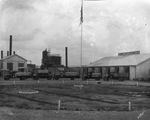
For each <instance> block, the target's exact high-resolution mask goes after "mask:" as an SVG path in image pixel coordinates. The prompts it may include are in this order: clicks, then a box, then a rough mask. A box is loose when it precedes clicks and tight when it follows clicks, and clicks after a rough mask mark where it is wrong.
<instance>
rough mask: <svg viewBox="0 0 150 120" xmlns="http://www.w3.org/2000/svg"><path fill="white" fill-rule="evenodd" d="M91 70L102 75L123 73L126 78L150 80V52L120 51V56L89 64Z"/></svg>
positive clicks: (116, 75) (115, 75)
mask: <svg viewBox="0 0 150 120" xmlns="http://www.w3.org/2000/svg"><path fill="white" fill-rule="evenodd" d="M88 67H89V70H90V71H93V72H100V73H101V74H102V77H103V76H105V75H106V74H109V75H111V76H113V77H116V78H117V77H118V75H119V74H123V75H124V76H125V77H126V79H129V80H134V79H139V80H148V79H149V76H150V53H143V54H140V52H139V51H133V52H124V53H119V54H118V56H110V57H104V58H102V59H100V60H97V61H95V62H93V63H91V64H90V65H88Z"/></svg>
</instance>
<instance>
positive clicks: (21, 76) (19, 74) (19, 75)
mask: <svg viewBox="0 0 150 120" xmlns="http://www.w3.org/2000/svg"><path fill="white" fill-rule="evenodd" d="M15 77H16V78H19V79H20V80H25V79H27V78H31V77H32V73H31V72H17V73H16V74H15Z"/></svg>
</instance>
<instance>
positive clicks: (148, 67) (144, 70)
mask: <svg viewBox="0 0 150 120" xmlns="http://www.w3.org/2000/svg"><path fill="white" fill-rule="evenodd" d="M149 71H150V59H148V60H147V61H145V62H143V63H141V64H139V65H138V66H137V69H136V74H137V78H139V79H141V78H144V79H145V80H146V79H148V78H149V75H150V74H149V73H150V72H149Z"/></svg>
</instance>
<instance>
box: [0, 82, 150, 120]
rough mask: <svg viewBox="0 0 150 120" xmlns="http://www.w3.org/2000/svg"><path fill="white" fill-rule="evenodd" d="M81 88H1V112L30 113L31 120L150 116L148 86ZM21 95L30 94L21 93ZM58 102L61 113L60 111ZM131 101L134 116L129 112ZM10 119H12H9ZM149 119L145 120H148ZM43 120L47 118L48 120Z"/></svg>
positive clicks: (61, 84) (62, 84)
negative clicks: (142, 114) (149, 110)
mask: <svg viewBox="0 0 150 120" xmlns="http://www.w3.org/2000/svg"><path fill="white" fill-rule="evenodd" d="M23 82H25V81H23ZM80 84H81V82H77V81H69V82H66V81H65V82H58V81H56V82H55V81H52V83H51V81H49V83H45V82H43V83H42V81H41V82H40V83H38V82H35V83H34V84H33V83H32V84H11V85H0V106H1V107H2V108H3V109H4V110H3V109H2V110H0V111H5V109H6V107H7V109H8V110H9V111H11V112H12V114H13V115H14V112H16V113H18V114H19V115H21V116H22V115H25V114H27V113H28V114H29V115H28V117H31V118H29V119H28V120H30V119H32V118H33V119H37V118H36V117H37V116H40V117H39V120H41V119H42V116H43V114H45V115H44V116H47V117H48V116H49V115H50V116H49V117H50V118H51V117H52V119H51V120H53V119H54V120H56V119H59V118H61V119H65V120H67V119H68V120H70V119H69V118H71V119H73V120H75V119H76V117H77V118H78V120H79V119H81V118H84V119H86V120H87V119H90V120H91V119H98V118H101V117H102V116H103V119H102V120H129V119H130V118H132V119H131V120H134V119H135V120H137V119H138V118H137V117H138V115H140V113H142V112H143V111H144V112H145V111H146V112H145V113H144V114H145V115H144V116H145V117H146V116H147V115H149V114H148V109H149V108H150V87H149V86H141V85H139V86H136V85H127V84H90V82H89V83H88V84H87V83H86V82H84V83H82V85H83V87H80V86H78V85H80ZM19 91H21V92H27V93H19ZM32 91H38V93H34V94H30V92H32ZM28 92H29V93H28ZM59 100H60V110H59V111H58V101H59ZM129 101H130V102H131V112H129ZM18 109H19V110H18ZM29 111H30V112H29ZM44 111H45V112H44ZM19 112H20V113H19ZM22 112H23V113H24V114H23V113H22ZM3 113H4V112H3ZM31 113H32V114H31ZM131 113H132V114H131ZM18 114H15V118H14V119H15V120H19V119H17V118H16V117H18ZM46 114H47V115H46ZM58 114H59V115H58ZM5 115H6V114H5ZM126 115H128V116H126ZM3 116H4V114H3ZM9 116H12V115H7V117H9ZM71 116H72V117H71ZM73 116H74V117H73ZM100 116H101V117H100ZM113 116H114V117H113ZM123 116H124V117H123ZM28 117H27V116H26V118H28ZM34 117H35V118H34ZM115 117H117V118H116V119H115ZM4 118H5V117H4ZM11 118H13V117H11ZM125 118H126V119H125ZM142 118H144V117H142ZM147 118H148V117H146V120H149V119H147ZM4 120H5V119H4ZM22 120H23V119H22ZM25 120H26V119H25ZM44 120H47V118H46V117H45V118H44ZM140 120H141V118H140Z"/></svg>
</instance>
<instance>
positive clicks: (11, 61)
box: [0, 35, 27, 76]
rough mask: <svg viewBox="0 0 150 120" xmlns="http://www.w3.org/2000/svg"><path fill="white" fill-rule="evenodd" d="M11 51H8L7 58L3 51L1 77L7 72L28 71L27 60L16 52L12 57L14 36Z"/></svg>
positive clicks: (0, 67) (0, 60) (0, 65)
mask: <svg viewBox="0 0 150 120" xmlns="http://www.w3.org/2000/svg"><path fill="white" fill-rule="evenodd" d="M9 44H10V45H9V51H7V56H3V50H1V59H0V75H1V76H3V75H4V74H5V72H7V71H13V72H14V71H16V72H17V71H20V72H23V71H26V70H27V60H26V59H25V58H23V57H21V56H19V55H17V54H15V51H14V52H13V55H12V35H10V42H9Z"/></svg>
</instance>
